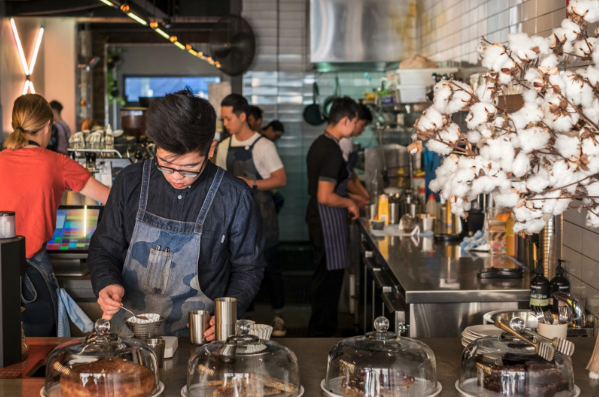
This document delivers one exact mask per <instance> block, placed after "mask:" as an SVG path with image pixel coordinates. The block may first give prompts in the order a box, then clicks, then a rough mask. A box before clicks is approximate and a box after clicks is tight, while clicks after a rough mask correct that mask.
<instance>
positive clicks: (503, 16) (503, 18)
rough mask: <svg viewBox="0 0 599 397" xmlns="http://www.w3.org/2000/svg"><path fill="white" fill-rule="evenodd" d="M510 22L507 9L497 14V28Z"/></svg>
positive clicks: (504, 26)
mask: <svg viewBox="0 0 599 397" xmlns="http://www.w3.org/2000/svg"><path fill="white" fill-rule="evenodd" d="M509 24H510V13H509V11H508V10H505V11H502V12H500V13H499V14H497V25H498V27H499V29H503V28H507V27H508V26H509Z"/></svg>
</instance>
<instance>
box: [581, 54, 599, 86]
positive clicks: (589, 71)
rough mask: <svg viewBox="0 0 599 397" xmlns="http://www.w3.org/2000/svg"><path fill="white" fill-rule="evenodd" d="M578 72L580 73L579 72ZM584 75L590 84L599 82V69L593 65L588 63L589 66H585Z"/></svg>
mask: <svg viewBox="0 0 599 397" xmlns="http://www.w3.org/2000/svg"><path fill="white" fill-rule="evenodd" d="M597 47H599V46H597ZM598 63H599V62H598ZM598 66H599V65H598ZM577 72H579V71H577ZM579 74H582V73H580V72H579ZM584 75H585V77H586V78H587V79H588V80H589V83H591V85H597V83H599V69H597V68H596V67H595V66H593V65H589V67H587V68H586V70H585V73H584Z"/></svg>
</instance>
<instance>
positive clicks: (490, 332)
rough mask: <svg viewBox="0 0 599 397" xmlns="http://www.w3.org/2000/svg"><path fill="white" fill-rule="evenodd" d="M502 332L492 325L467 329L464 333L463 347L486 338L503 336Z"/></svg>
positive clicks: (474, 326)
mask: <svg viewBox="0 0 599 397" xmlns="http://www.w3.org/2000/svg"><path fill="white" fill-rule="evenodd" d="M502 332H503V331H502V330H500V329H499V328H496V327H495V326H494V325H491V324H488V325H487V324H485V325H473V326H470V327H467V328H466V329H465V330H464V332H462V345H464V347H466V346H468V345H469V344H470V343H472V342H474V341H475V340H477V339H480V338H484V337H485V336H498V335H501V334H502Z"/></svg>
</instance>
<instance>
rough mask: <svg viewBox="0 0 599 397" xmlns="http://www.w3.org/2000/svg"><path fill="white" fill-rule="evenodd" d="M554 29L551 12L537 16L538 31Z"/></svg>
mask: <svg viewBox="0 0 599 397" xmlns="http://www.w3.org/2000/svg"><path fill="white" fill-rule="evenodd" d="M549 29H553V22H552V18H551V14H545V15H543V16H540V17H538V18H537V32H544V31H546V30H549Z"/></svg>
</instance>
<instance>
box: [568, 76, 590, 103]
mask: <svg viewBox="0 0 599 397" xmlns="http://www.w3.org/2000/svg"><path fill="white" fill-rule="evenodd" d="M563 80H564V84H565V87H566V91H565V95H566V97H567V98H568V99H569V100H570V102H572V104H574V105H582V106H585V107H587V106H591V105H592V103H593V100H594V99H595V95H594V93H593V88H592V87H591V86H590V85H588V84H587V83H585V82H584V80H583V79H582V76H579V75H578V74H577V73H574V72H566V73H565V75H564V79H563Z"/></svg>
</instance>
